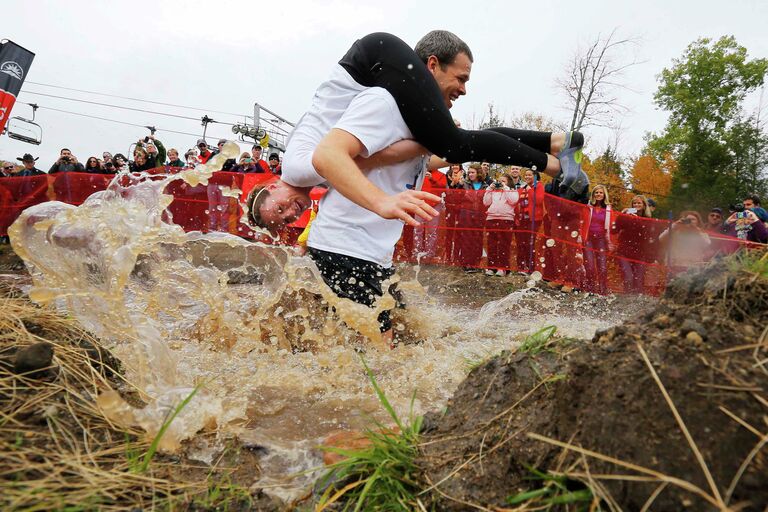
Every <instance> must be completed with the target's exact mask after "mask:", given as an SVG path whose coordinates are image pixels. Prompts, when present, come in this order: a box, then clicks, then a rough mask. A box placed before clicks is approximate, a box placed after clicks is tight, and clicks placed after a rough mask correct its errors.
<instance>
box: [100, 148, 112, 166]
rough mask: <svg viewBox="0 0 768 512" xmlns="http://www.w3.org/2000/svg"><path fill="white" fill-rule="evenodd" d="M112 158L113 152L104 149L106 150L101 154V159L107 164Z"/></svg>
mask: <svg viewBox="0 0 768 512" xmlns="http://www.w3.org/2000/svg"><path fill="white" fill-rule="evenodd" d="M111 160H112V153H110V152H109V151H104V152H103V153H102V154H101V161H102V162H103V163H104V164H106V163H107V162H109V161H111Z"/></svg>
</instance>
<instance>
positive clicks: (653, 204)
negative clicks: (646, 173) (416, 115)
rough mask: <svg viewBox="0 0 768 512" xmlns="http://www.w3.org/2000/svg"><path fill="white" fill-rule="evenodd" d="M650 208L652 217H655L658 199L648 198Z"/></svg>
mask: <svg viewBox="0 0 768 512" xmlns="http://www.w3.org/2000/svg"><path fill="white" fill-rule="evenodd" d="M648 208H649V209H650V210H651V217H654V214H655V212H656V201H655V200H654V199H653V198H652V197H649V198H648Z"/></svg>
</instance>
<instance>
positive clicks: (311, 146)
mask: <svg viewBox="0 0 768 512" xmlns="http://www.w3.org/2000/svg"><path fill="white" fill-rule="evenodd" d="M366 89H369V87H366V86H364V85H360V84H359V83H357V82H355V80H354V78H352V76H351V75H350V74H349V73H348V72H347V70H346V69H344V68H343V67H341V65H340V64H336V65H335V66H334V67H333V69H332V70H331V76H330V77H328V80H326V81H325V82H323V83H322V84H320V86H319V87H318V88H317V91H315V95H314V97H313V98H312V105H311V106H310V107H309V110H307V112H306V113H305V114H304V115H303V116H302V117H301V119H299V122H298V123H296V127H295V128H294V129H293V131H292V132H291V135H290V136H289V137H288V140H287V142H286V150H285V155H284V156H283V167H282V171H283V173H282V176H281V179H282V180H283V181H284V182H286V183H288V184H289V185H293V186H294V187H314V186H315V185H319V184H320V183H324V182H325V179H324V178H323V177H322V176H320V175H319V174H317V171H316V170H315V168H314V167H313V166H312V154H313V153H314V152H315V148H316V147H317V145H318V144H319V143H320V141H321V140H322V139H323V137H325V136H326V135H327V134H328V132H330V131H331V128H333V127H334V126H335V125H336V123H337V122H338V121H339V119H341V117H342V116H343V115H344V112H346V110H347V107H349V105H350V104H351V103H352V100H354V99H355V97H357V95H358V94H360V93H361V92H362V91H364V90H366Z"/></svg>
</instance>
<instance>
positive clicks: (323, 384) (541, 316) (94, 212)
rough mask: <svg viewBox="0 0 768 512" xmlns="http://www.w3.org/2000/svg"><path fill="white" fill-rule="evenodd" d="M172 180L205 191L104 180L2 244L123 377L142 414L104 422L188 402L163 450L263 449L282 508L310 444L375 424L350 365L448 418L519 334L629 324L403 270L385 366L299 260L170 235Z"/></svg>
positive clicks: (42, 212) (582, 307)
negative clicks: (457, 394) (208, 438)
mask: <svg viewBox="0 0 768 512" xmlns="http://www.w3.org/2000/svg"><path fill="white" fill-rule="evenodd" d="M223 156H224V157H225V158H227V157H230V155H229V154H227V153H226V151H225V154H224V155H223ZM213 165H215V163H214V164H213ZM171 179H185V180H188V182H190V183H193V184H194V183H196V182H201V183H205V180H206V169H200V170H198V171H197V172H196V173H191V174H189V175H186V176H178V175H177V176H174V177H168V178H166V179H164V180H158V179H153V180H149V179H137V180H134V182H133V183H131V184H130V185H128V186H119V185H118V184H117V183H116V182H115V183H113V184H112V185H111V186H110V188H109V189H108V190H107V191H105V192H102V193H99V194H95V195H94V196H92V197H91V198H89V199H88V200H87V201H86V202H85V203H84V204H83V205H82V206H80V207H77V208H75V207H71V206H68V205H63V204H61V203H45V204H42V205H38V206H35V207H32V208H29V209H28V210H26V211H25V212H24V214H23V215H22V216H21V217H20V218H19V220H18V221H17V223H15V224H14V226H13V227H12V229H11V238H12V241H13V246H14V250H15V251H16V252H17V253H18V254H19V255H20V256H21V257H22V258H23V259H24V260H25V263H26V264H27V266H28V268H29V269H30V273H31V275H32V280H33V285H32V288H31V290H30V296H31V297H32V298H33V299H34V300H36V301H38V302H41V303H55V304H56V305H58V306H59V307H60V308H62V309H63V310H65V311H67V312H68V313H70V314H72V315H73V316H74V317H76V318H77V319H78V320H79V321H80V322H81V323H82V324H83V325H84V326H86V328H88V329H89V330H91V331H93V332H94V333H95V334H97V335H98V336H100V337H101V339H103V340H104V341H105V343H107V344H108V345H109V346H110V348H111V349H112V350H113V351H114V352H115V354H116V355H117V356H118V357H119V358H120V359H121V360H122V361H123V362H124V364H125V366H126V368H127V377H128V379H129V380H130V381H131V382H133V383H135V384H136V386H137V387H138V388H139V389H140V391H141V392H142V396H143V398H144V400H145V401H146V403H147V406H146V407H145V408H143V409H134V408H131V407H130V406H128V404H126V403H125V402H123V401H122V400H121V399H120V398H119V396H117V394H116V393H104V394H102V395H101V396H100V397H99V403H100V405H101V406H102V407H103V408H104V410H105V411H106V412H107V413H108V414H110V415H111V416H112V417H114V418H115V419H116V420H117V421H122V422H124V423H132V424H137V425H140V426H142V427H143V428H144V429H145V430H146V431H147V433H148V435H150V436H153V435H154V434H155V433H156V432H157V431H158V429H159V428H160V425H161V424H162V422H163V420H164V419H165V418H166V417H167V415H168V413H169V411H171V410H173V409H174V408H175V407H176V405H177V404H178V403H179V402H180V401H181V400H182V399H184V398H185V397H187V396H189V394H190V393H191V392H192V390H193V389H195V388H196V387H198V391H197V394H196V395H195V396H194V398H192V400H191V401H190V403H189V404H188V405H187V406H186V407H185V408H184V409H183V410H181V412H180V413H179V415H178V417H177V418H176V420H175V421H174V422H173V424H172V425H171V428H170V429H169V430H168V432H167V433H166V435H165V436H164V438H163V441H164V443H163V446H162V448H163V449H165V450H174V449H177V448H178V447H179V444H180V442H181V441H182V440H185V439H192V438H193V437H194V435H195V433H197V432H199V431H200V430H204V429H208V430H218V431H219V432H220V433H221V436H222V437H224V436H225V435H231V434H236V435H238V436H239V437H240V438H241V439H242V440H243V441H244V442H246V443H247V444H251V445H258V446H260V447H262V448H263V450H264V453H265V455H264V457H263V460H262V476H261V479H260V480H259V481H258V482H256V485H258V486H260V487H263V488H265V490H266V491H267V492H269V493H272V494H274V495H277V496H279V497H281V498H283V499H291V498H292V497H295V496H297V495H298V494H299V493H301V489H302V487H303V486H305V485H306V484H307V483H308V482H309V481H310V479H311V477H312V475H311V474H304V475H302V476H299V477H292V475H295V474H296V473H298V472H302V471H306V470H308V469H310V468H313V467H316V466H318V465H319V464H320V455H321V454H320V452H319V451H318V450H317V449H316V447H317V445H318V444H319V442H320V440H321V439H322V438H323V437H325V436H326V435H327V434H329V433H330V432H334V431H337V430H339V429H360V428H363V427H365V426H367V425H370V424H371V418H376V419H378V420H380V421H384V422H386V421H387V420H388V419H387V417H386V416H385V415H384V414H383V410H382V408H381V406H380V404H379V403H378V401H377V399H376V397H375V396H374V393H373V390H372V388H371V386H370V383H369V382H368V379H367V377H366V375H365V373H364V371H363V366H362V363H361V357H362V358H364V359H365V361H366V362H367V364H368V365H369V366H370V368H371V369H372V371H373V372H374V374H375V376H376V379H377V381H378V382H379V384H380V386H381V387H382V388H383V390H384V391H385V393H386V394H387V396H388V398H389V400H390V401H391V402H392V404H393V405H394V407H395V409H396V410H397V412H398V413H399V414H400V415H401V416H407V415H408V413H409V409H410V407H411V401H412V398H413V397H414V393H415V400H413V410H414V412H415V413H416V414H420V413H423V412H426V411H427V410H435V409H439V408H441V407H443V406H444V404H445V403H446V401H447V399H448V398H449V397H450V395H451V394H452V392H453V391H454V390H455V388H456V387H457V386H458V384H459V383H460V382H461V381H462V380H463V378H464V377H465V375H466V373H467V367H468V364H470V363H471V362H472V361H477V360H479V359H484V358H486V357H488V356H490V355H492V354H495V353H498V352H499V351H501V350H504V349H510V348H513V347H514V346H515V345H516V344H517V343H518V342H519V341H520V340H521V339H522V337H524V336H525V334H527V333H529V332H531V331H535V330H538V329H539V328H541V327H542V326H544V325H550V324H554V325H557V326H558V327H559V329H560V332H561V333H562V334H565V335H568V336H574V337H589V336H591V335H592V334H593V333H594V332H595V330H596V329H598V328H602V327H606V326H608V325H611V324H613V323H615V322H617V321H619V320H620V319H621V318H622V317H623V316H626V315H627V314H629V309H631V308H626V309H625V308H612V307H611V304H610V302H606V300H604V299H600V300H597V299H584V300H579V299H578V298H575V299H574V298H573V297H571V298H569V299H567V300H564V299H563V297H562V296H556V295H553V294H551V293H547V292H544V291H542V290H540V289H539V288H538V287H537V286H533V287H530V288H529V286H531V284H534V285H536V283H530V282H528V283H526V282H525V281H521V282H515V281H514V280H512V279H510V278H505V279H501V278H490V277H488V278H486V277H485V276H471V277H465V276H464V275H463V274H461V273H460V272H455V271H452V270H446V269H439V268H431V269H414V268H407V269H404V270H403V272H401V273H402V274H403V275H404V276H405V277H404V280H403V282H402V288H403V289H404V291H405V293H406V299H407V303H408V309H407V310H406V311H405V312H399V313H398V316H397V317H396V320H395V329H396V330H398V331H399V332H400V334H401V335H402V337H403V339H404V342H403V343H401V344H400V345H399V346H398V347H397V348H395V349H394V350H389V349H388V348H386V347H382V346H381V343H380V340H378V339H377V335H376V333H377V331H378V329H377V328H376V324H375V321H374V319H375V317H376V314H375V313H372V312H371V311H370V310H368V309H367V308H361V307H360V306H358V305H353V304H350V303H348V302H347V301H340V300H338V299H337V298H336V297H335V295H333V293H332V292H330V290H329V289H328V288H327V287H325V285H323V284H322V281H321V280H320V279H319V277H318V275H317V273H316V270H315V268H314V266H313V265H312V263H311V262H310V261H309V260H308V259H306V258H303V257H298V256H296V255H294V254H293V253H292V252H291V251H290V250H286V249H280V248H275V247H270V246H265V245H261V244H256V243H250V242H247V241H244V240H241V239H239V238H236V237H232V236H229V235H226V234H208V235H204V234H201V233H184V232H183V230H181V228H179V227H178V226H176V225H173V224H172V223H170V222H167V220H168V219H167V215H166V214H165V213H164V211H165V208H166V207H167V205H168V204H169V203H170V201H171V200H172V198H170V197H169V196H166V195H164V194H163V189H164V187H165V185H166V184H167V181H168V180H171ZM231 192H232V193H236V191H231ZM234 277H237V279H234ZM243 277H245V279H243ZM486 279H487V280H493V281H485V280H486ZM233 281H237V282H246V283H248V284H234V282H233ZM502 282H503V283H504V284H503V285H499V283H502ZM422 283H423V284H422ZM484 283H485V284H484ZM489 283H493V284H494V286H495V288H493V289H491V288H490V287H488V286H486V285H487V284H489ZM499 286H501V288H499ZM518 287H519V289H514V288H518ZM380 307H388V305H387V304H386V303H385V304H381V305H380ZM611 309H613V310H614V312H615V314H613V315H605V311H606V310H611ZM334 311H335V312H334ZM349 326H352V327H353V328H350V327H349ZM361 333H362V334H361ZM366 335H367V336H366ZM200 443H201V441H199V440H194V439H192V441H191V443H190V446H191V447H192V448H191V451H192V453H193V454H194V455H195V457H196V458H199V459H200V460H202V461H206V462H210V461H211V460H212V458H213V457H214V455H215V453H216V451H217V449H218V445H217V444H216V443H213V444H211V445H208V444H200Z"/></svg>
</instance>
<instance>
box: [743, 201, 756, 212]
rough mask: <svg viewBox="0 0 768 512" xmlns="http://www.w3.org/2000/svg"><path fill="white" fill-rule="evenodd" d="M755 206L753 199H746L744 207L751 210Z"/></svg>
mask: <svg viewBox="0 0 768 512" xmlns="http://www.w3.org/2000/svg"><path fill="white" fill-rule="evenodd" d="M754 207H755V202H754V201H753V200H751V199H745V200H744V209H745V210H751V209H752V208H754Z"/></svg>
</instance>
